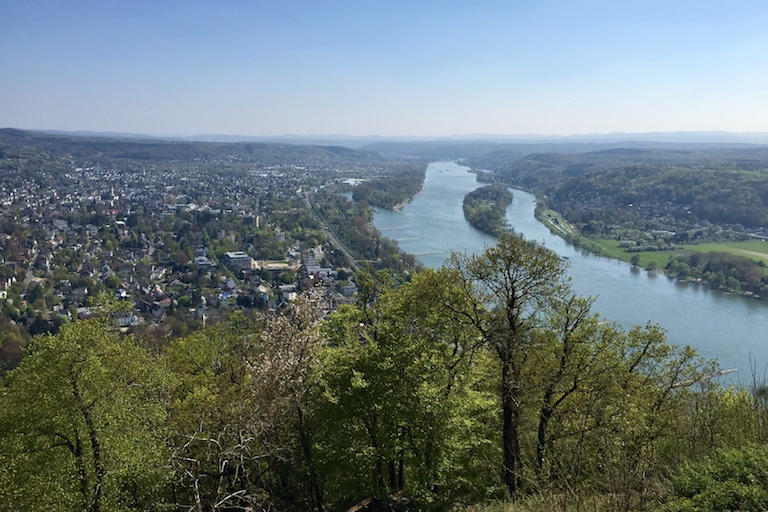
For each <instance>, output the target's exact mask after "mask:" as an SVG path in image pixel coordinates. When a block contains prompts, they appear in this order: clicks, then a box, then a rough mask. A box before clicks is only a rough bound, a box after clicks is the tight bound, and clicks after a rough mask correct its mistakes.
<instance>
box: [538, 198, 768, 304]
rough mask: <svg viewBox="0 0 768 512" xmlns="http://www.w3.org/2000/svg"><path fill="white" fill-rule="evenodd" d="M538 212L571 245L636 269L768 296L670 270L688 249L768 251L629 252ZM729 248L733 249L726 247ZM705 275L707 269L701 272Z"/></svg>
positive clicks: (715, 246)
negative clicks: (671, 264)
mask: <svg viewBox="0 0 768 512" xmlns="http://www.w3.org/2000/svg"><path fill="white" fill-rule="evenodd" d="M534 215H535V217H536V219H537V220H539V222H541V223H542V224H544V225H545V226H546V227H547V229H549V231H550V232H551V233H552V234H554V235H556V236H558V237H560V238H562V239H563V240H565V241H566V242H568V243H569V244H571V245H573V246H575V247H578V248H580V249H583V250H585V251H587V252H589V253H591V254H595V255H597V256H602V257H606V258H611V259H616V260H619V261H623V262H625V263H630V264H632V266H633V267H636V268H644V269H645V270H646V271H648V272H655V273H657V274H662V275H665V276H667V277H669V278H671V279H677V280H678V281H680V282H681V283H691V284H695V285H698V286H703V287H706V288H709V289H712V290H717V291H720V292H723V293H730V294H734V295H740V296H743V297H748V298H756V299H765V298H768V297H761V296H760V295H758V294H756V293H755V292H754V291H750V290H742V289H740V288H741V283H739V286H738V287H736V286H735V285H733V287H728V286H722V285H721V286H715V285H713V283H712V282H710V281H708V280H707V279H703V278H702V277H700V276H699V277H696V276H691V275H680V274H679V273H678V272H677V271H672V272H670V271H668V270H667V269H668V264H669V263H670V261H672V258H673V257H675V256H680V255H681V254H682V253H685V252H700V253H701V254H707V253H710V252H716V251H719V252H731V253H733V254H741V255H744V254H752V255H754V256H756V257H761V258H764V259H761V260H760V261H764V260H768V254H766V253H763V252H758V251H748V250H739V249H734V248H733V247H723V246H722V244H712V249H713V250H711V251H709V250H700V249H701V248H702V246H697V248H698V249H699V250H698V251H695V250H692V249H691V248H688V247H683V248H675V249H671V250H666V251H643V252H628V251H626V250H623V249H622V248H621V247H620V246H619V242H618V241H615V240H607V239H606V240H603V241H602V243H601V242H600V241H597V240H592V239H589V238H587V237H585V236H583V235H582V234H581V233H580V232H579V230H578V229H576V227H574V226H573V225H572V224H570V223H569V222H568V221H567V220H566V219H565V218H564V217H563V216H562V215H560V214H559V213H558V212H556V211H554V210H547V209H544V208H542V207H541V206H540V204H539V205H537V207H536V210H535V212H534ZM725 249H728V250H729V251H727V250H725ZM701 273H702V274H703V272H701Z"/></svg>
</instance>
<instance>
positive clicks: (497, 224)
mask: <svg viewBox="0 0 768 512" xmlns="http://www.w3.org/2000/svg"><path fill="white" fill-rule="evenodd" d="M511 203H512V192H510V191H509V189H508V188H506V187H501V186H497V185H486V186H483V187H480V188H478V189H476V190H473V191H472V192H470V193H469V194H467V195H465V196H464V205H463V208H464V218H465V219H467V222H469V223H470V224H471V225H472V227H474V228H475V229H478V230H480V231H482V232H483V233H488V234H489V235H493V236H500V235H501V234H502V233H506V232H508V231H509V227H508V226H507V224H506V220H505V216H506V213H507V206H509V205H510V204H511Z"/></svg>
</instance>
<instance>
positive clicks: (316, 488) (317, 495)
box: [297, 407, 323, 512]
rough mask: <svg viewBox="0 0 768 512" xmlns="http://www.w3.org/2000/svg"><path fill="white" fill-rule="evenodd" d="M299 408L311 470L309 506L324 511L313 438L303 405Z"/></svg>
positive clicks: (301, 431)
mask: <svg viewBox="0 0 768 512" xmlns="http://www.w3.org/2000/svg"><path fill="white" fill-rule="evenodd" d="M297 410H298V414H299V439H300V442H301V449H302V451H303V452H304V460H305V461H306V463H307V469H308V471H309V506H310V509H311V510H317V512H323V490H322V488H321V487H320V483H319V482H318V480H317V472H316V471H315V461H314V457H313V456H312V439H311V438H310V435H309V432H307V429H306V426H305V425H304V411H302V409H301V407H297Z"/></svg>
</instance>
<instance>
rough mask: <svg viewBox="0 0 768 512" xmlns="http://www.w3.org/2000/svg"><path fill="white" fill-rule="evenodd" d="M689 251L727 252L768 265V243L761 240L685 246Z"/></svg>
mask: <svg viewBox="0 0 768 512" xmlns="http://www.w3.org/2000/svg"><path fill="white" fill-rule="evenodd" d="M683 247H684V248H685V249H688V250H689V251H695V252H713V251H717V252H727V253H730V254H736V255H739V256H746V257H747V258H751V259H753V260H755V261H765V262H766V263H768V242H765V241H763V240H757V239H755V240H745V241H743V242H716V243H711V244H700V245H685V246H683Z"/></svg>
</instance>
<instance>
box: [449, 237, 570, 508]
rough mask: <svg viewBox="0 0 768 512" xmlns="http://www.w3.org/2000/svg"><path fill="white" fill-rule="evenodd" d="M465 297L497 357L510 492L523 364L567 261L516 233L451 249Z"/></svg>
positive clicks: (558, 294) (515, 478)
mask: <svg viewBox="0 0 768 512" xmlns="http://www.w3.org/2000/svg"><path fill="white" fill-rule="evenodd" d="M448 267H449V268H452V269H454V270H455V271H456V277H457V279H460V280H461V282H460V286H461V290H462V292H463V293H464V297H465V299H464V300H466V301H468V302H469V303H470V304H471V309H470V310H469V311H468V312H467V317H466V320H467V321H468V322H470V323H471V324H472V325H473V326H474V328H475V329H476V330H477V331H478V333H479V335H480V336H481V338H482V340H483V342H484V343H485V345H486V346H487V347H489V348H490V349H491V350H493V351H494V352H495V354H496V356H497V357H498V360H499V363H500V370H501V405H502V420H503V426H502V440H503V447H504V460H503V466H502V470H503V476H504V482H505V484H506V486H507V489H508V491H509V493H510V495H513V496H514V495H515V494H517V492H518V491H519V490H520V488H521V485H522V483H523V453H522V445H521V428H522V421H523V414H524V409H523V405H522V400H523V395H524V394H525V387H526V381H525V374H526V371H527V364H528V361H529V360H530V356H531V354H532V352H533V351H535V350H536V346H537V345H536V343H537V339H536V335H535V334H536V331H537V329H539V328H540V327H542V326H543V322H544V318H545V317H546V314H547V313H548V312H550V311H552V310H553V309H554V308H555V307H556V302H557V301H558V300H560V299H561V298H562V297H564V296H566V295H568V280H567V278H566V275H565V270H566V264H565V263H564V262H563V260H561V259H560V258H559V257H558V256H557V255H556V254H555V253H554V252H553V251H551V250H549V249H547V248H545V247H544V246H542V245H539V244H537V243H535V242H530V241H527V240H525V239H524V238H523V237H521V236H518V235H503V236H501V237H500V238H499V242H498V244H497V245H495V246H491V247H488V248H486V250H485V251H484V252H483V253H482V254H480V255H471V256H466V255H458V254H454V255H453V256H452V257H451V259H450V260H449V263H448Z"/></svg>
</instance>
